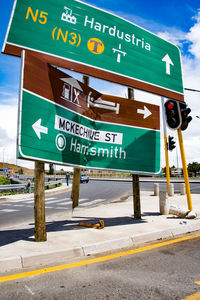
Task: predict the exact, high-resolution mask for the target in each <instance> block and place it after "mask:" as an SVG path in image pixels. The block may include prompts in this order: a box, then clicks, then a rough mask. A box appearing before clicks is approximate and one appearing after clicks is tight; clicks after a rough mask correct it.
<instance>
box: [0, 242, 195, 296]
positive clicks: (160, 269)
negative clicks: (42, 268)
mask: <svg viewBox="0 0 200 300" xmlns="http://www.w3.org/2000/svg"><path fill="white" fill-rule="evenodd" d="M161 243H162V242H161ZM150 248H151V247H150ZM199 248H200V238H199V237H198V238H194V239H190V240H187V241H184V242H183V241H182V242H179V243H175V244H171V245H167V246H166V245H165V246H163V247H156V248H154V249H148V250H147V251H138V252H137V253H134V254H132V255H126V256H123V257H122V256H121V257H118V258H115V259H112V260H107V261H104V262H98V263H92V264H87V265H84V266H78V267H76V268H69V269H65V270H58V271H56V272H50V273H46V274H42V272H41V273H40V274H39V275H37V276H29V277H25V278H23V279H15V280H12V281H7V282H3V283H0V289H1V295H0V299H4V300H8V299H18V300H27V299H30V300H31V299H43V300H45V299H48V300H63V299H67V300H95V299H98V300H99V299H109V300H121V299H129V300H132V299H136V300H140V299H141V300H143V299H152V300H170V299H173V300H174V299H176V300H178V299H185V298H186V297H188V296H190V295H193V294H199V295H200V272H199V267H200V251H199ZM122 251H124V250H123V249H122ZM91 258H93V257H90V258H88V259H91ZM66 263H69V262H66ZM27 271H29V270H25V272H27ZM196 282H199V283H198V284H197V283H196ZM190 299H199V298H198V297H196V298H190Z"/></svg>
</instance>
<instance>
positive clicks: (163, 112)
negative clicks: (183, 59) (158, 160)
mask: <svg viewBox="0 0 200 300" xmlns="http://www.w3.org/2000/svg"><path fill="white" fill-rule="evenodd" d="M161 101H162V115H163V130H164V144H165V163H166V178H167V194H168V195H169V184H170V173H169V157H168V149H167V126H166V117H165V105H164V98H163V97H162V98H161Z"/></svg>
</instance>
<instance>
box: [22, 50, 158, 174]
mask: <svg viewBox="0 0 200 300" xmlns="http://www.w3.org/2000/svg"><path fill="white" fill-rule="evenodd" d="M23 65H24V68H23V72H22V79H23V81H22V84H21V97H20V110H19V126H18V157H19V158H23V159H32V160H41V161H46V162H53V163H60V164H66V165H72V166H84V167H89V168H102V169H111V170H124V171H130V172H136V173H144V174H146V173H149V174H152V173H153V174H156V173H159V172H160V120H159V106H157V105H152V104H148V103H143V102H139V101H131V100H128V99H124V98H119V97H112V96H108V95H102V94H100V93H98V92H97V91H95V90H93V89H91V88H89V87H87V86H85V85H83V84H82V83H81V82H79V81H77V80H76V79H74V78H72V77H69V76H68V75H66V74H65V73H63V72H61V71H59V70H57V69H55V68H54V67H52V66H49V65H47V64H46V63H45V62H42V61H40V60H38V59H37V58H36V57H34V56H32V55H31V54H29V53H26V54H25V61H24V60H23ZM36 74H42V76H41V77H40V76H37V75H36Z"/></svg>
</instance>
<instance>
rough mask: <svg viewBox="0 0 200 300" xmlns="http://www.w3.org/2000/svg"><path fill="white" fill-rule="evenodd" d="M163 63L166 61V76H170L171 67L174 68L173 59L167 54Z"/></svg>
mask: <svg viewBox="0 0 200 300" xmlns="http://www.w3.org/2000/svg"><path fill="white" fill-rule="evenodd" d="M162 61H164V62H165V63H166V74H168V75H170V65H172V66H174V64H173V62H172V60H171V58H170V57H169V55H168V54H166V55H165V56H164V57H163V59H162Z"/></svg>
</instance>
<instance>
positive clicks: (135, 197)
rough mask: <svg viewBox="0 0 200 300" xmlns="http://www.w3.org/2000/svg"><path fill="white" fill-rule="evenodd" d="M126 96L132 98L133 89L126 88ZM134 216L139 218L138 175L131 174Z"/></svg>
mask: <svg viewBox="0 0 200 300" xmlns="http://www.w3.org/2000/svg"><path fill="white" fill-rule="evenodd" d="M128 98H129V99H131V100H134V90H133V89H132V88H128ZM132 187H133V209H134V218H135V219H141V207H140V182H139V175H137V174H132Z"/></svg>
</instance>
